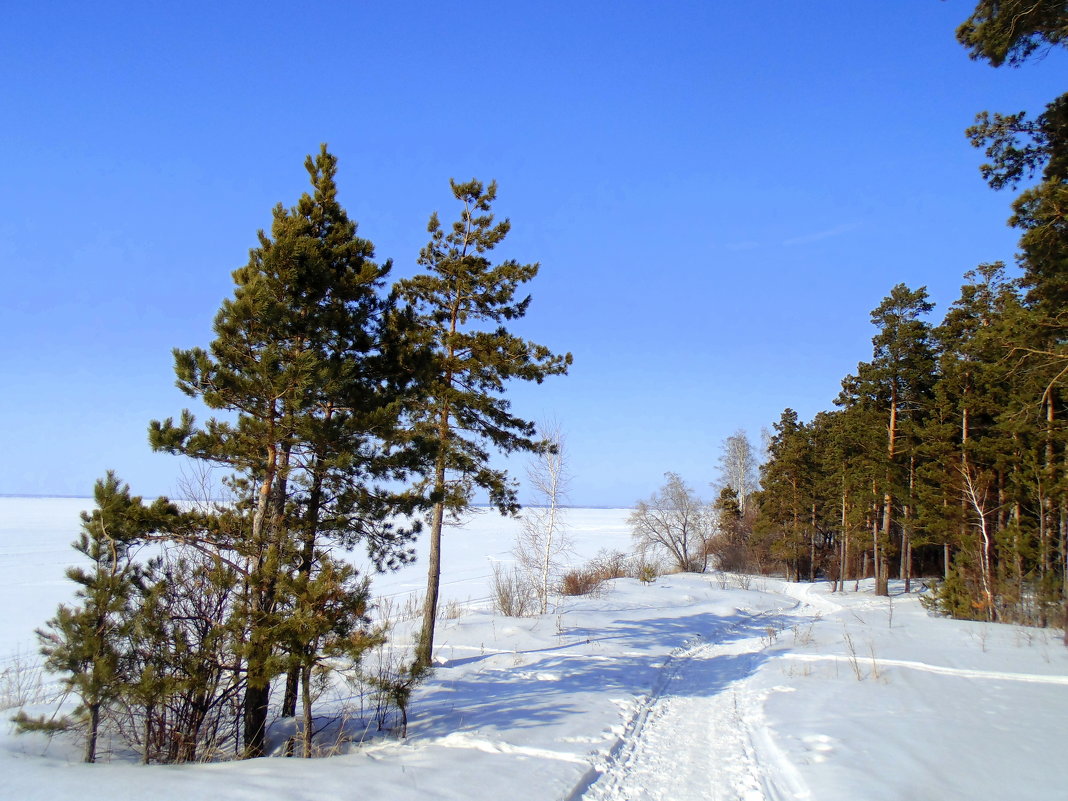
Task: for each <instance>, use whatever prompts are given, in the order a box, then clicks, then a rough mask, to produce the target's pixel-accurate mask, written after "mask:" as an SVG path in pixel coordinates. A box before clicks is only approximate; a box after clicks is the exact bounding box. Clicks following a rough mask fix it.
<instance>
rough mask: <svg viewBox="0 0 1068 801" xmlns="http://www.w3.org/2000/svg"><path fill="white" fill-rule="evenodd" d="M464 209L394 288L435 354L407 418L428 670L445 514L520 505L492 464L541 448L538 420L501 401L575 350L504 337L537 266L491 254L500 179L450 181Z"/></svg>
mask: <svg viewBox="0 0 1068 801" xmlns="http://www.w3.org/2000/svg"><path fill="white" fill-rule="evenodd" d="M450 186H451V187H452V194H453V196H454V197H455V198H456V200H458V201H459V202H460V203H461V205H462V207H463V208H462V211H461V213H460V217H459V219H457V220H456V221H454V222H453V223H452V225H451V226H449V227H448V228H446V227H444V226H442V224H441V222H440V220H439V219H438V215H437V214H436V213H434V214H432V215H431V217H430V222H429V224H428V226H427V230H428V232H429V233H430V241H429V242H428V243H427V245H426V246H425V247H424V248H423V249H422V251H421V252H420V255H419V265H420V266H421V267H422V268H423V269H424V270H425V272H423V273H421V274H419V275H417V276H415V277H413V278H409V279H405V280H402V281H400V282H398V284H397V291H398V293H399V295H400V297H402V298H403V299H404V300H405V301H407V302H408V303H410V304H411V305H412V307H413V308H414V309H415V311H416V314H417V320H416V323H417V326H418V328H417V332H416V336H417V338H418V341H419V343H420V344H422V345H424V346H425V347H426V348H428V349H429V353H430V359H429V364H426V365H425V367H426V369H425V371H424V372H423V373H421V375H422V381H421V382H420V386H419V394H420V395H421V397H422V398H423V399H424V402H423V403H422V404H420V405H419V406H417V407H415V408H414V409H413V410H412V412H411V414H410V418H409V419H410V420H411V425H412V432H411V433H412V437H413V439H415V440H416V441H418V442H420V443H421V444H423V445H424V446H426V448H427V450H428V453H429V458H427V460H426V462H425V467H424V482H423V488H424V490H425V497H426V499H427V500H428V501H429V502H430V503H431V504H432V505H433V511H432V514H431V517H430V532H429V534H430V537H429V540H430V541H429V553H428V570H427V592H426V600H425V608H424V612H423V625H422V630H421V632H420V636H419V642H418V645H417V648H416V657H415V658H416V665H417V666H418V667H419V668H420V669H425V668H427V667H429V665H430V663H431V656H432V652H433V644H434V626H435V622H436V620H437V599H438V584H439V578H440V572H441V562H440V559H441V531H442V527H443V525H444V521H445V517H446V515H447V514H448V515H455V514H459V513H462V512H463V511H464V510H465V509H467V508H468V507H469V506H470V504H471V501H472V498H473V496H474V492H475V491H476V489H481V490H483V491H485V492H486V494H487V495H488V497H489V501H490V503H491V504H492V505H493V506H495V507H496V508H497V509H498V510H499V511H500V512H501V513H502V514H515V513H516V512H517V511H518V509H519V504H518V501H517V498H516V487H515V484H514V482H512V481H511V480H510V479H509V478H508V476H507V474H506V473H505V471H503V470H501V469H498V468H495V467H493V466H492V465H491V463H490V455H491V452H492V451H500V452H502V453H514V452H517V451H529V452H537V451H539V450H542V449H544V448H545V447H547V444H546V443H545V442H542V441H540V440H538V439H536V431H535V426H534V424H533V423H531V422H528V421H527V420H523V419H522V418H519V417H517V416H515V415H514V414H513V413H512V412H511V405H510V403H509V401H508V399H507V398H506V397H505V390H506V387H507V384H508V382H510V381H512V380H516V379H518V380H521V381H534V382H537V383H541V382H542V381H543V380H544V379H545V378H546V377H548V376H552V375H561V374H564V373H566V372H567V368H568V366H569V365H570V364H571V354H569V353H568V354H565V355H557V354H554V353H553V352H552V351H551V350H549V348H547V347H545V346H543V345H538V344H535V343H533V342H529V341H527V340H525V339H522V338H520V337H518V336H516V335H515V334H512V333H511V332H509V331H508V329H507V327H506V326H505V324H506V323H507V322H510V321H513V320H517V319H519V318H521V317H523V316H524V315H525V314H526V311H527V308H528V306H529V305H530V296H529V295H528V296H526V297H524V298H517V297H516V292H517V291H518V290H519V288H520V286H521V285H523V284H525V283H527V282H528V281H530V280H532V279H533V278H534V277H535V276H536V275H537V273H538V265H537V264H520V263H519V262H517V261H515V260H512V259H509V260H505V261H503V262H500V263H499V264H493V263H492V261H491V259H490V257H489V255H488V254H489V253H490V251H492V250H493V249H494V248H495V247H497V246H498V245H499V244H500V243H501V241H502V240H503V239H504V238H505V236H506V235H507V234H508V231H509V230H510V229H511V224H510V222H509V221H508V220H503V221H501V222H494V217H493V214H492V213H491V207H492V204H493V202H494V201H495V200H496V197H497V185H496V183H490V184H489V185H488V186H484V185H483V184H482V183H481V182H480V181H477V180H472V181H469V182H467V183H456V182H455V181H450Z"/></svg>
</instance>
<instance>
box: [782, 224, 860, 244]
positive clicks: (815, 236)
mask: <svg viewBox="0 0 1068 801" xmlns="http://www.w3.org/2000/svg"><path fill="white" fill-rule="evenodd" d="M859 226H860V223H844V224H842V225H836V226H835V227H834V228H828V229H827V230H826V231H816V232H815V233H812V234H803V235H802V236H795V237H793V238H792V239H787V240H786V241H784V242H783V244H784V245H807V244H808V243H809V242H819V241H820V240H821V239H830V238H831V237H832V236H839V235H841V234H844V233H847V232H848V231H852V230H853V229H855V228H858V227H859Z"/></svg>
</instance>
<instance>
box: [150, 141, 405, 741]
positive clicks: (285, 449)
mask: <svg viewBox="0 0 1068 801" xmlns="http://www.w3.org/2000/svg"><path fill="white" fill-rule="evenodd" d="M305 168H306V169H307V171H308V174H309V177H310V179H311V183H312V187H313V189H314V192H313V194H310V195H309V194H305V195H303V196H302V197H301V198H300V200H299V201H298V203H297V205H296V206H295V207H293V208H292V209H286V208H284V207H283V206H282V205H281V204H279V205H278V206H276V207H275V209H274V215H273V217H274V219H273V222H272V227H271V235H270V236H268V235H267V234H265V233H264V232H262V231H261V232H260V233H259V246H258V247H256V248H254V249H253V250H251V251H250V254H249V261H248V264H247V265H246V266H245V267H242V268H240V269H238V270H236V271H235V272H234V282H235V284H236V288H235V290H234V296H233V298H232V299H227V300H224V301H223V304H222V307H221V309H220V310H219V313H218V315H217V316H216V318H215V325H214V329H215V339H214V340H213V341H212V343H211V345H210V348H209V349H208V350H204V349H201V348H193V349H191V350H185V351H183V350H175V372H176V374H177V376H178V386H179V388H180V389H182V390H183V391H184V392H185V393H186V394H188V395H190V396H191V397H197V398H199V399H200V400H201V401H203V403H204V404H205V405H207V406H208V407H209V408H212V409H219V410H224V411H227V412H229V413H231V414H232V415H233V417H232V418H231V419H229V420H226V419H224V420H219V419H211V420H209V421H208V422H207V424H206V425H205V426H203V427H200V428H198V427H197V426H196V425H195V421H194V420H193V418H192V415H190V414H189V413H188V412H184V413H183V415H182V418H181V420H180V422H178V423H175V422H174V421H173V420H171V419H168V420H166V421H164V422H162V423H160V422H155V421H154V422H153V423H152V426H151V429H150V440H151V443H152V445H153V447H154V448H156V449H158V450H166V451H170V452H173V453H180V454H184V455H187V456H191V457H194V458H198V459H206V460H209V461H212V462H215V463H218V464H221V465H225V466H227V467H229V468H230V469H231V470H233V471H234V474H235V478H234V480H233V486H234V487H236V488H237V489H238V490H240V491H242V492H244V493H245V495H246V497H247V499H248V503H249V506H250V520H249V523H248V529H247V531H246V532H244V533H243V534H242V536H240V537H236V538H233V539H232V540H230V541H229V542H228V543H226V546H227V547H230V548H232V549H233V550H234V551H235V552H236V553H237V555H238V557H239V560H240V562H241V564H242V565H243V567H242V569H243V571H244V573H245V577H244V578H245V585H246V591H245V595H244V603H243V606H242V614H243V621H244V624H245V626H246V628H247V632H246V635H245V641H244V646H243V650H242V656H243V659H244V666H245V675H246V684H245V695H244V753H245V755H246V756H250V757H254V756H261V755H263V753H264V734H265V731H266V723H267V709H268V700H269V694H270V688H271V681H272V679H273V678H274V677H275V676H276V675H278V673H279V672H280V671H283V670H284V669H285V665H286V660H285V659H284V658H283V655H282V654H281V653H280V652H279V642H278V641H277V636H276V632H277V630H278V625H279V622H280V619H281V616H282V615H283V614H284V613H285V610H286V607H287V605H288V606H290V607H291V606H292V603H291V602H290V601H289V600H288V599H286V598H285V597H283V596H282V594H281V589H282V585H283V578H284V577H285V576H286V574H287V573H289V572H291V571H298V572H300V571H303V572H305V573H307V572H309V571H310V570H312V569H313V565H314V559H313V558H312V555H313V554H314V551H315V547H316V543H317V542H318V539H319V537H320V536H328V537H329V538H330V539H331V540H332V541H334V542H340V543H341V544H345V545H351V544H352V543H353V542H354V541H355V540H357V539H360V538H361V537H362V538H364V539H366V540H367V544H368V546H369V550H370V551H371V552H372V555H373V556H375V557H376V558H377V559H378V561H379V562H380V563H389V562H395V561H396V560H397V559H398V558H400V559H404V558H406V553H405V551H404V550H403V548H404V546H405V543H406V541H407V539H406V537H407V534H408V533H407V532H399V531H396V530H394V529H392V528H391V527H389V526H388V525H386V524H385V523H384V522H383V521H385V519H386V518H387V516H388V515H389V514H390V513H392V512H394V511H396V510H397V509H398V508H399V509H401V510H404V509H406V508H410V505H408V502H407V501H404V502H401V501H398V503H397V504H394V503H392V501H393V500H394V499H393V498H392V496H389V495H388V494H384V493H383V492H380V491H376V490H374V488H373V482H374V481H375V480H377V479H379V478H397V477H398V476H402V475H404V472H405V470H406V461H405V459H404V458H403V453H402V452H399V451H398V449H397V448H396V447H394V444H395V442H394V440H393V433H394V431H395V429H396V421H397V417H398V416H399V406H398V403H399V401H398V398H400V397H402V396H403V388H404V385H405V383H406V381H407V379H406V378H405V371H404V368H403V365H401V364H399V363H398V360H399V358H400V357H402V356H403V355H404V353H403V351H402V349H399V348H397V349H391V347H390V343H392V342H393V341H394V339H395V337H394V335H393V333H392V332H390V331H388V330H387V329H388V326H389V325H390V324H391V323H392V322H393V321H394V320H395V319H397V315H395V314H394V313H393V312H392V311H391V309H390V308H389V306H388V303H387V302H386V301H385V300H384V299H383V298H382V295H381V292H380V290H381V287H382V282H383V280H384V278H385V276H386V275H387V274H388V272H389V269H390V264H389V263H388V262H387V263H386V264H384V265H381V266H380V265H378V264H376V263H375V262H374V261H373V260H372V259H373V256H374V249H373V246H372V245H371V243H370V242H369V241H367V240H365V239H361V238H360V237H358V236H357V235H356V224H355V223H354V222H352V221H351V220H349V218H348V216H347V215H346V213H345V211H344V209H343V208H342V207H341V206H340V205H339V203H338V202H337V186H336V182H335V176H336V172H337V160H336V158H335V157H334V156H332V155H331V154H330V153H329V152H328V151H327V149H326V146H325V145H323V146H322V148H321V149H320V152H319V154H318V155H317V156H316V157H315V158H312V157H311V156H309V157H308V158H307V160H306V162H305ZM328 519H329V520H330V526H329V530H327V529H326V527H325V526H324V521H326V520H328Z"/></svg>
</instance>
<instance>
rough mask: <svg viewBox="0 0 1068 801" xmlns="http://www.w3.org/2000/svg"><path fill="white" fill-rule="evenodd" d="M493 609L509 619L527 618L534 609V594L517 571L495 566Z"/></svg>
mask: <svg viewBox="0 0 1068 801" xmlns="http://www.w3.org/2000/svg"><path fill="white" fill-rule="evenodd" d="M493 608H494V609H495V610H496V611H497V612H498V613H499V614H502V615H505V616H507V617H526V616H527V615H528V614H530V612H531V610H532V609H533V608H534V593H533V592H532V591H531V588H530V587H529V586H528V585H527V583H526V582H524V581H523V579H522V578H520V576H519V573H518V572H517V571H514V570H513V571H512V572H511V573H508V572H507V571H506V570H505V569H504V568H502V567H501V566H500V565H494V566H493Z"/></svg>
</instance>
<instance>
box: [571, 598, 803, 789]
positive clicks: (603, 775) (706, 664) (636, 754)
mask: <svg viewBox="0 0 1068 801" xmlns="http://www.w3.org/2000/svg"><path fill="white" fill-rule="evenodd" d="M799 600H800V599H799ZM799 606H800V604H799ZM805 607H808V605H807V604H805ZM805 607H802V608H805ZM790 608H797V607H783V608H780V609H775V610H770V611H767V612H761V613H757V614H751V615H749V617H748V618H747V619H746V620H745V621H743V622H742V623H739V624H738V625H736V626H734V627H732V628H731V629H730V630H728V631H727V632H726V633H725V634H724V635H722V636H721V638H720V639H719V640H717V641H714V642H706V641H703V640H697V641H695V642H691V643H690V644H689V645H688V646H687V647H684V648H683V649H681V650H680V651H679V652H677V653H676V654H674V655H673V656H672V657H671V659H670V660H669V661H668V662H667V664H665V665H664V667H663V668H662V670H661V673H660V677H659V680H658V681H657V684H656V686H655V687H654V688H653V691H652V692H651V693H650V694H649V695H648V696H645V697H644V698H643V699H642V700H641V702H640V704H639V706H638V709H637V711H635V713H634V714H633V715H632V716H631V718H630V720H629V721H628V722H627V725H626V727H625V728H624V731H623V734H622V735H621V736H620V738H619V740H618V741H617V742H616V744H615V745H614V746H613V747H612V749H611V750H610V751H609V753H608V755H607V756H606V757H605V758H604V760H603V763H602V764H601V765H599V766H598V767H595V768H593V769H591V770H590V772H589V773H587V775H586V777H585V778H584V780H583V781H582V782H580V784H579V786H578V787H576V788H575V790H574V791H573V792H572V793H571V795H570V796H569V799H568V801H646V800H647V799H648V800H650V801H652V800H655V801H661V800H663V801H691V799H692V800H693V801H697V799H701V801H704V800H705V799H714V800H715V801H787V800H788V799H804V798H808V796H809V793H808V790H807V788H806V787H805V786H804V783H803V782H802V780H801V778H800V775H799V774H798V772H797V770H796V768H794V766H793V765H792V764H791V763H790V762H789V761H788V760H787V759H786V758H785V756H784V755H783V754H782V752H781V751H780V750H779V749H778V747H777V746H776V745H775V744H774V742H773V741H772V739H771V737H770V736H769V735H768V733H767V731H766V725H765V721H764V717H763V706H764V700H765V698H766V697H767V693H766V692H762V693H760V692H756V691H754V690H752V689H750V688H748V687H747V686H746V684H745V681H744V680H745V679H746V678H747V677H748V676H750V675H752V673H753V672H754V671H755V670H756V668H757V667H758V666H759V664H760V663H761V662H762V661H763V659H764V658H765V657H764V656H763V655H762V652H763V650H764V646H765V645H766V640H763V639H762V638H761V637H760V636H759V635H757V636H742V637H738V638H734V637H733V636H732V635H735V634H736V633H738V632H739V630H740V629H742V628H743V627H744V628H747V629H749V630H752V629H753V628H758V629H759V621H760V619H761V618H765V617H768V616H771V615H775V614H779V613H782V612H784V611H786V610H787V609H790ZM754 623H756V624H758V625H757V626H754ZM758 752H759V758H758Z"/></svg>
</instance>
